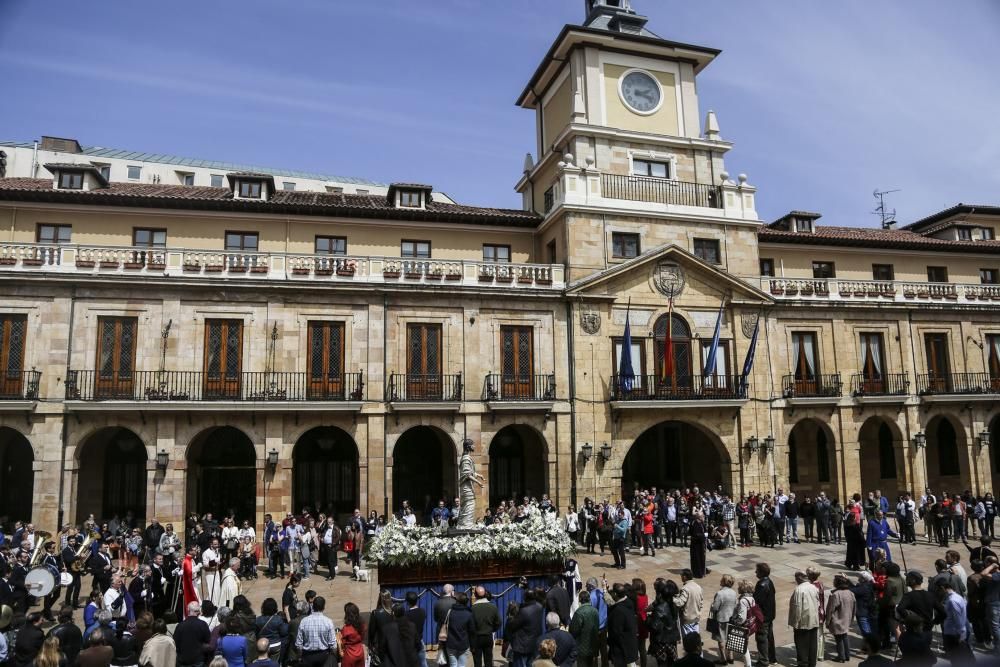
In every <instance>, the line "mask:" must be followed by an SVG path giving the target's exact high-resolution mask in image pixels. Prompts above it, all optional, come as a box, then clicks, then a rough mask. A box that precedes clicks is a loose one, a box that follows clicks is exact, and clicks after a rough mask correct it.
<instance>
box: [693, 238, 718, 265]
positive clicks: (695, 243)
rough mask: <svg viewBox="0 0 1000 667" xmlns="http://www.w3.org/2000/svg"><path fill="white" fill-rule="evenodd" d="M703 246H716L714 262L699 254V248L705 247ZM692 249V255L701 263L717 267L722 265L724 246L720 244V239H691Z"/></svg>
mask: <svg viewBox="0 0 1000 667" xmlns="http://www.w3.org/2000/svg"><path fill="white" fill-rule="evenodd" d="M703 244H710V245H712V246H714V248H715V261H712V260H710V259H708V258H707V257H704V256H702V255H701V254H700V253H699V249H698V246H699V245H703ZM691 249H692V253H691V254H693V255H694V256H695V257H697V258H698V259H700V260H701V261H703V262H707V263H709V264H713V265H715V266H721V265H722V244H721V243H719V239H711V238H704V237H695V238H693V239H691Z"/></svg>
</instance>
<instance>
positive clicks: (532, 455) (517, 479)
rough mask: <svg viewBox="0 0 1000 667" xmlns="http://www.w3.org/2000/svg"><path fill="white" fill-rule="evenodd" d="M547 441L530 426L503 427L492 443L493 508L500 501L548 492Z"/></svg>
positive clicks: (491, 486) (491, 497) (491, 487)
mask: <svg viewBox="0 0 1000 667" xmlns="http://www.w3.org/2000/svg"><path fill="white" fill-rule="evenodd" d="M546 458H547V456H546V447H545V441H544V440H542V438H541V437H540V436H539V435H538V434H537V433H536V432H535V431H533V430H532V429H530V428H528V427H527V426H522V425H519V424H513V425H511V426H505V427H503V428H502V429H500V430H499V431H498V432H497V434H496V435H495V436H493V440H492V441H491V442H490V507H496V506H497V505H499V504H500V501H501V500H505V499H509V498H511V497H516V498H518V499H520V498H521V497H522V496H525V495H533V496H536V497H539V498H540V497H541V495H542V494H543V493H548V490H549V485H548V464H547V462H546Z"/></svg>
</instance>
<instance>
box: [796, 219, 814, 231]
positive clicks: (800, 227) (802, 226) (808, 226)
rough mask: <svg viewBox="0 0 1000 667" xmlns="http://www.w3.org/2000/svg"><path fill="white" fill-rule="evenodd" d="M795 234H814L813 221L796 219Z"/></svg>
mask: <svg viewBox="0 0 1000 667" xmlns="http://www.w3.org/2000/svg"><path fill="white" fill-rule="evenodd" d="M793 222H794V224H795V230H794V231H795V233H796V234H812V233H813V221H812V220H811V219H809V218H795V219H794V221H793Z"/></svg>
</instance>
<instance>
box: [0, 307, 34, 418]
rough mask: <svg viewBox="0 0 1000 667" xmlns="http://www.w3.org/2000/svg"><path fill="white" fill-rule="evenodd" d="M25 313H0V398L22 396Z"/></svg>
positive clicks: (26, 320)
mask: <svg viewBox="0 0 1000 667" xmlns="http://www.w3.org/2000/svg"><path fill="white" fill-rule="evenodd" d="M27 330H28V318H27V316H26V315H0V398H22V397H23V396H24V341H25V335H26V334H27Z"/></svg>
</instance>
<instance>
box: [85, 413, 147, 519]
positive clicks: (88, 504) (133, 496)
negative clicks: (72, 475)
mask: <svg viewBox="0 0 1000 667" xmlns="http://www.w3.org/2000/svg"><path fill="white" fill-rule="evenodd" d="M78 458H79V461H80V469H79V471H78V474H77V482H76V487H77V496H76V497H77V500H76V515H77V519H78V520H79V521H83V520H85V519H86V518H87V517H88V516H89V515H90V514H93V515H94V517H95V518H96V519H98V520H99V521H101V520H106V519H111V518H112V517H114V516H115V515H117V516H119V517H124V516H125V515H126V514H128V513H129V512H132V514H133V515H134V516H135V519H136V520H137V521H142V520H144V519H145V518H146V486H147V474H146V447H145V445H144V444H143V442H142V439H141V438H139V436H138V435H136V434H135V433H133V432H132V431H131V430H129V429H127V428H121V427H117V426H113V427H109V428H102V429H100V430H99V431H97V432H95V433H93V434H92V435H91V436H90V437H88V438H87V439H86V440H85V441H84V442H83V443H82V444H81V445H80V447H79V453H78Z"/></svg>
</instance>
